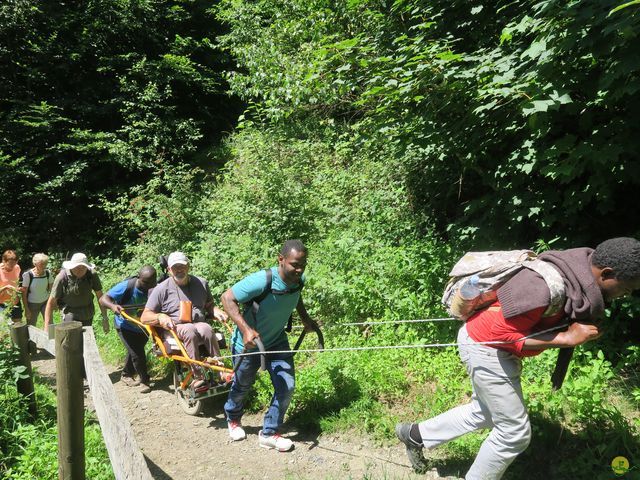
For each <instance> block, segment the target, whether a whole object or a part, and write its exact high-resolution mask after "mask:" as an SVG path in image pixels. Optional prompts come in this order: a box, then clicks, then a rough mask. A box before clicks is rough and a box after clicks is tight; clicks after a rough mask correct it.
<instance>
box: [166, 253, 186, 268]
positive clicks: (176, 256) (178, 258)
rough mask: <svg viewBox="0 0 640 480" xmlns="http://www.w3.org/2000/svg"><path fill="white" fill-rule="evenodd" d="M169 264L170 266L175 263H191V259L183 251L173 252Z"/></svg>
mask: <svg viewBox="0 0 640 480" xmlns="http://www.w3.org/2000/svg"><path fill="white" fill-rule="evenodd" d="M167 265H169V268H171V267H173V266H174V265H189V259H188V258H187V256H186V255H185V254H184V253H182V252H173V253H171V254H170V255H169V258H168V260H167Z"/></svg>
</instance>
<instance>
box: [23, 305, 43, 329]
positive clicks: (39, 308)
mask: <svg viewBox="0 0 640 480" xmlns="http://www.w3.org/2000/svg"><path fill="white" fill-rule="evenodd" d="M46 307H47V302H46V301H45V302H42V303H31V302H28V305H27V308H28V309H29V311H30V312H31V320H29V322H27V323H28V324H29V325H33V326H35V325H36V322H37V321H38V315H39V314H42V318H43V319H44V310H45V308H46Z"/></svg>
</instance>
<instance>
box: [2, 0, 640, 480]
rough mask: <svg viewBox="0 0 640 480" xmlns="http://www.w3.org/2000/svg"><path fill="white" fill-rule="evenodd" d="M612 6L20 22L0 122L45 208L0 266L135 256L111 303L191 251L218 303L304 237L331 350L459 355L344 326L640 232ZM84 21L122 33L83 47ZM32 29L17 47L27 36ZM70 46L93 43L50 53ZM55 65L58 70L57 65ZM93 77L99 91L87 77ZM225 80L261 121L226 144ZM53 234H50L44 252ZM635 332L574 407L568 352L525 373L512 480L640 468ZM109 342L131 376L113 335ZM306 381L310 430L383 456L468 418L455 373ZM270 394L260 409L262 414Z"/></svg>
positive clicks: (622, 38)
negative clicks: (45, 254) (516, 262)
mask: <svg viewBox="0 0 640 480" xmlns="http://www.w3.org/2000/svg"><path fill="white" fill-rule="evenodd" d="M31 3H32V2H27V1H23V2H12V4H14V5H13V7H15V6H16V5H31ZM618 4H619V2H615V1H610V0H605V1H600V0H583V1H570V2H558V1H544V2H535V3H533V4H532V3H531V2H522V1H515V2H494V3H492V4H490V5H481V4H479V3H477V2H475V3H471V4H470V3H469V2H459V1H456V2H442V1H439V0H436V1H429V2H427V1H425V0H396V1H393V2H391V1H385V0H341V1H327V0H278V1H275V0H255V1H251V2H249V1H243V0H223V1H222V2H221V3H220V4H219V5H218V4H216V6H215V7H213V9H211V10H206V9H207V8H209V7H210V6H211V4H210V3H207V2H200V1H186V0H184V1H174V2H163V1H159V2H127V1H125V2H113V1H112V2H109V1H106V0H105V1H102V2H88V3H87V4H86V6H87V9H88V10H87V11H85V10H83V9H79V10H78V11H75V10H74V11H73V13H71V12H70V11H67V10H66V9H57V10H56V11H55V12H53V14H52V15H45V14H44V13H43V12H44V9H45V7H44V6H42V5H45V6H49V8H51V5H52V4H51V5H50V4H49V3H48V2H45V3H44V4H42V3H41V2H40V3H38V5H40V7H38V8H36V9H35V10H33V9H28V8H26V7H25V8H24V9H23V10H21V9H20V8H13V9H9V8H6V9H5V8H4V7H0V38H2V42H0V48H4V46H5V44H6V45H7V48H5V49H4V50H0V58H2V62H8V63H9V64H11V65H14V67H15V68H17V67H18V66H19V67H20V68H18V69H17V70H16V71H17V72H18V73H16V75H18V74H19V75H21V76H20V77H19V78H20V81H17V80H14V78H13V77H11V76H10V75H9V74H7V78H6V79H4V80H5V81H4V83H3V84H2V86H1V87H0V92H2V97H1V98H0V101H2V102H3V104H6V105H8V106H9V107H10V108H9V109H8V110H7V109H3V113H2V114H0V130H1V131H2V135H0V142H1V143H0V152H1V156H0V162H2V163H1V165H2V166H3V168H4V167H7V168H5V171H6V172H9V173H5V174H4V175H3V177H2V178H3V179H6V180H5V184H6V185H13V187H12V188H14V189H18V190H20V188H19V187H17V186H16V185H19V182H20V181H23V179H25V178H26V179H29V178H31V179H36V178H39V179H40V180H41V181H43V182H44V183H43V184H42V187H40V188H39V190H38V196H37V197H35V198H36V199H38V202H43V203H34V204H33V205H32V204H29V203H28V202H26V201H25V197H22V196H21V195H22V193H20V194H19V195H17V194H14V193H11V194H9V195H5V196H4V198H3V200H2V202H4V203H2V205H3V206H2V208H3V212H2V213H3V215H2V218H3V220H5V219H6V220H5V224H7V225H11V226H12V230H6V231H5V230H3V234H2V235H4V236H3V237H2V238H1V239H0V243H7V244H8V243H10V242H13V243H14V244H15V245H18V246H22V250H23V251H25V252H28V251H30V250H31V249H34V248H36V246H37V248H43V249H44V248H49V249H50V250H62V251H63V252H64V251H66V250H70V249H73V248H79V247H80V246H86V247H87V250H88V251H91V252H93V253H96V252H98V253H99V252H104V251H106V250H108V249H110V248H112V247H113V248H114V249H119V248H122V251H123V255H122V258H119V259H113V258H99V259H98V264H99V265H100V266H101V267H102V268H103V271H104V270H106V271H107V272H106V273H107V274H106V275H104V276H103V280H104V283H105V289H106V288H107V287H109V286H110V285H112V284H113V283H115V282H116V281H117V280H119V279H121V278H123V277H124V276H126V275H130V274H131V273H132V272H133V271H134V270H136V269H137V268H139V267H140V266H141V265H142V264H143V263H152V264H155V263H156V257H157V255H158V254H166V253H167V252H169V251H172V250H176V249H180V250H183V251H186V252H187V253H188V254H189V255H190V256H191V257H192V258H193V270H194V272H195V273H197V274H198V275H202V276H204V277H206V278H208V279H209V280H210V282H211V285H212V287H213V290H214V293H215V295H216V296H217V295H219V294H220V293H222V292H223V291H224V290H225V289H226V288H228V287H229V286H230V285H232V284H233V283H234V282H235V281H237V280H239V279H240V278H242V277H243V276H244V275H246V274H248V273H251V272H252V271H255V270H256V269H258V268H264V267H266V266H268V265H271V264H273V263H275V257H276V254H277V249H278V247H279V245H280V244H281V243H282V241H283V240H284V239H286V238H292V237H298V238H302V239H303V240H304V241H305V242H306V243H307V245H308V246H309V248H310V259H309V267H308V270H307V275H308V278H309V280H308V284H307V286H306V287H305V292H304V298H305V302H306V304H307V306H308V308H309V310H310V312H311V313H312V314H313V316H315V317H316V318H317V319H319V320H320V321H321V322H322V323H323V325H324V328H325V335H326V338H327V346H374V345H402V344H420V343H422V344H424V343H432V342H448V341H451V339H452V338H454V335H453V332H454V330H455V328H456V327H457V325H456V324H455V323H445V322H442V323H429V324H421V325H410V326H394V327H374V328H367V329H362V330H361V329H357V328H353V329H347V328H346V327H344V326H343V325H342V324H344V323H346V322H352V321H365V320H369V319H371V320H397V319H410V318H428V317H437V316H439V315H441V314H442V313H443V312H442V311H441V310H440V308H439V306H438V299H439V294H440V292H441V291H442V286H443V283H444V280H445V276H446V273H447V271H448V269H449V268H450V266H451V265H452V264H453V262H454V261H455V260H456V258H457V257H458V256H459V255H460V253H461V252H462V251H464V250H465V249H470V248H474V249H481V248H489V249H499V248H515V247H518V248H524V247H533V248H537V249H545V248H549V247H554V248H555V247H560V248H563V247H569V246H577V245H589V246H594V245H595V244H597V243H598V242H599V241H600V240H603V239H604V238H608V237H612V236H616V235H625V236H636V237H637V236H638V235H639V233H640V225H639V224H638V216H637V214H636V213H635V210H634V209H633V208H632V207H631V208H630V207H629V206H628V204H631V203H632V199H633V198H634V193H633V192H634V191H635V190H637V188H638V186H639V185H638V184H639V182H640V180H639V179H640V175H639V173H640V172H639V171H638V168H640V167H639V166H638V165H639V164H638V161H637V152H638V151H639V150H640V149H639V148H638V147H640V132H639V131H638V129H639V128H640V127H638V122H637V121H636V117H637V116H638V113H640V103H639V100H638V98H639V97H638V92H639V91H640V75H639V72H640V50H639V49H638V48H637V36H638V33H639V32H640V28H639V27H640V9H639V8H638V6H637V5H634V2H630V3H629V5H628V6H626V7H625V8H622V9H620V10H617V11H612V10H614V9H615V7H617V6H618ZM98 6H99V7H100V8H98ZM89 7H94V8H95V10H91V9H90V8H89ZM141 12H144V13H141ZM610 12H611V13H610ZM214 15H215V16H216V17H215V18H217V20H214ZM105 19H109V21H108V22H107V21H106V20H105ZM27 20H28V21H27ZM72 20H73V21H75V22H77V23H75V24H82V25H91V26H96V25H101V26H102V27H104V26H105V25H108V27H109V28H106V29H102V28H94V29H92V28H89V27H87V29H86V30H73V31H71V30H72V29H71V27H70V25H72V23H69V22H71V21H72ZM11 22H13V23H11ZM29 22H32V23H29ZM33 22H35V23H33ZM217 22H221V24H220V25H219V24H217ZM75 24H73V25H75ZM28 25H29V26H30V28H28V29H27V26H28ZM36 27H37V28H36ZM12 29H13V30H12ZM27 31H28V32H29V33H28V34H29V35H31V36H32V37H33V38H32V39H31V40H30V41H29V42H22V43H21V42H19V41H18V40H17V39H18V38H21V37H20V35H19V34H17V33H15V32H22V33H21V34H22V35H25V32H27ZM80 31H82V32H83V33H82V35H83V37H82V38H81V39H79V40H78V38H77V37H76V36H77V35H80ZM52 32H55V34H54V33H52ZM164 32H171V33H170V34H165V33H164ZM61 33H64V34H65V35H63V36H62V37H61V38H65V39H66V38H69V39H74V40H73V41H71V40H69V41H68V42H67V41H66V40H65V41H63V42H56V41H54V38H57V36H60V35H61ZM12 35H14V36H12ZM15 35H17V36H15ZM215 35H222V36H219V37H218V38H214V36H215ZM96 36H97V37H96ZM165 36H166V37H167V40H166V41H165V40H164V37H165ZM94 37H96V38H99V39H101V40H100V41H95V42H94V43H95V45H96V47H99V48H98V49H97V50H96V49H95V48H89V47H88V45H93V44H92V43H91V42H90V41H89V40H88V39H92V38H94ZM9 40H11V41H12V42H13V43H11V42H10V41H9ZM45 40H46V41H45ZM85 40H86V41H85ZM116 40H117V41H116ZM217 42H220V44H221V45H222V47H223V48H224V49H225V50H224V52H225V53H224V54H223V53H221V51H220V50H219V49H218V47H217V46H216V45H217ZM18 43H20V45H18ZM77 45H80V46H84V49H81V50H79V51H77V50H76V48H77V47H76V46H77ZM45 47H46V48H45ZM20 49H23V50H24V49H27V50H28V51H26V52H25V56H24V59H22V60H21V62H20V63H19V65H18V63H16V62H17V60H15V59H17V58H18V56H17V54H16V55H14V54H15V53H16V52H19V51H21V50H20ZM29 49H31V50H29ZM32 50H33V51H32ZM56 52H57V53H56ZM95 52H98V54H95ZM27 53H28V55H27ZM54 54H56V55H58V56H57V57H55V58H56V59H57V60H56V61H57V62H58V64H56V66H55V67H56V68H54V66H52V65H51V63H46V62H44V60H45V59H53V58H54ZM94 54H95V55H94ZM227 54H228V55H230V56H232V57H233V58H234V60H235V62H234V63H233V65H234V66H233V67H232V62H230V61H228V59H227V58H226V56H225V55H227ZM11 62H14V63H11ZM43 62H44V63H43ZM51 62H53V60H51ZM74 62H76V63H74ZM92 62H93V63H92ZM76 64H77V65H79V66H81V67H82V68H81V69H80V70H79V71H80V73H82V72H84V73H82V75H80V74H78V75H77V76H74V77H72V78H69V75H68V74H67V73H68V72H69V71H70V68H71V67H72V66H73V65H76ZM235 65H237V66H235ZM56 72H57V73H56ZM0 75H5V74H4V73H0ZM97 77H99V78H97ZM16 78H18V77H16ZM80 79H84V80H82V81H80ZM71 80H74V81H71ZM75 80H78V81H77V82H75ZM107 80H108V81H107ZM105 82H106V83H105ZM225 82H228V85H229V86H230V89H231V93H230V95H235V96H236V97H238V98H240V99H241V100H242V101H243V102H245V103H246V105H248V108H247V109H246V111H245V112H244V115H243V116H241V117H240V124H239V128H238V129H237V130H236V131H234V132H233V133H232V134H231V135H229V136H228V137H225V136H224V135H223V131H224V129H226V128H227V125H229V124H232V123H233V122H234V112H237V110H234V105H236V103H235V102H234V101H233V100H230V99H229V98H231V97H225V96H223V95H222V93H223V91H224V89H225V88H227V87H224V86H223V85H225ZM74 85H75V87H74ZM96 85H98V86H96ZM54 87H55V88H54ZM80 87H82V88H80ZM9 88H13V89H17V90H15V91H12V93H11V94H10V93H9ZM56 91H57V92H58V96H57V97H54V96H53V93H52V92H56ZM63 94H64V95H63ZM234 98H235V97H234ZM61 99H62V100H64V101H62V100H61ZM205 99H206V101H205ZM43 102H46V103H43ZM5 111H6V112H7V113H4V112H5ZM33 139H35V140H33ZM220 139H222V141H220ZM52 165H54V166H55V168H53V167H52ZM58 165H60V167H58ZM58 170H61V171H58ZM7 175H8V176H7ZM105 179H106V180H105ZM70 185H74V187H73V188H69V186H70ZM16 195H17V196H16ZM70 198H76V199H78V200H79V201H78V202H74V205H73V206H72V208H71V210H69V208H70V207H69V205H68V204H69V201H70ZM29 205H31V206H29ZM88 205H89V206H88ZM36 207H37V208H36ZM5 208H6V209H7V211H6V212H5V211H4V209H5ZM76 210H77V211H76ZM36 211H37V212H39V213H42V214H43V215H35V214H34V212H36ZM67 213H69V215H67ZM45 214H46V215H45ZM106 218H108V219H109V220H108V222H107V221H106ZM66 222H71V223H72V224H73V225H75V226H76V228H79V230H73V231H72V230H70V229H69V226H68V224H67V223H66ZM27 223H28V224H29V226H28V227H27V225H26V224H27ZM34 225H37V228H44V229H45V230H46V231H47V234H46V237H42V238H44V239H45V240H43V241H42V242H40V243H38V242H32V238H34V235H33V230H31V229H32V228H35V227H34ZM78 225H81V226H80V227H78ZM69 232H71V233H69ZM38 238H41V237H38ZM133 239H135V240H133ZM39 241H40V240H39ZM40 246H41V247H40ZM639 313H640V306H639V305H638V304H637V302H635V301H625V302H619V303H617V304H615V305H613V306H612V308H611V310H610V311H609V312H608V314H609V318H608V319H607V321H606V325H607V327H608V328H607V329H606V332H605V336H604V337H603V338H602V339H601V340H600V341H598V342H597V343H594V344H593V345H588V346H585V347H584V348H580V349H579V350H578V351H577V354H576V358H575V360H574V362H573V366H572V371H571V373H570V376H569V378H568V380H567V382H566V384H565V386H564V387H563V389H562V390H561V391H560V392H555V393H552V392H550V385H549V373H550V371H551V369H552V365H553V363H554V359H555V354H554V352H546V353H545V354H543V355H541V356H540V357H537V358H535V359H528V360H526V362H525V369H524V377H523V384H524V389H525V395H526V396H527V401H528V404H529V407H530V411H531V415H532V419H533V424H534V440H533V444H532V446H531V447H530V448H529V449H528V450H527V452H525V454H523V455H522V456H521V457H520V458H519V459H518V460H517V461H516V463H515V464H514V465H513V466H512V467H511V469H510V470H509V471H508V473H507V476H506V477H505V478H529V479H535V478H544V479H547V478H583V477H584V473H585V472H590V474H592V475H591V476H590V478H602V479H606V478H611V470H610V468H609V464H610V461H611V459H612V457H613V456H615V455H619V454H622V455H625V456H627V457H628V458H629V459H630V460H631V463H632V465H638V464H640V445H639V442H638V432H637V428H638V425H639V423H638V415H637V412H638V407H639V402H640V379H639V378H638V376H637V373H636V372H637V368H638V366H640V350H638V347H637V346H633V345H632V343H633V342H632V340H633V338H636V339H637V338H640V336H639V335H638V331H637V330H636V331H635V332H634V331H633V328H634V327H633V324H631V322H629V320H630V319H631V318H634V317H636V316H637V315H638V314H639ZM636 328H637V327H636ZM634 335H635V337H634ZM97 336H98V339H99V341H100V342H101V343H102V344H107V345H109V348H108V349H107V350H109V351H110V352H111V355H114V352H122V348H121V347H120V346H119V342H118V341H117V339H116V337H115V336H114V335H113V334H112V335H111V336H108V337H105V336H103V335H102V334H101V333H100V332H97ZM307 344H308V345H309V346H312V344H311V343H310V342H309V343H307ZM298 366H299V367H300V368H299V373H298V388H297V391H296V395H295V398H294V402H293V404H292V408H291V412H290V413H291V417H290V418H291V420H292V421H294V422H297V423H298V424H299V425H303V426H305V427H306V428H314V429H319V430H322V431H340V430H349V431H355V430H360V432H361V433H363V434H367V435H371V436H373V437H374V438H376V439H379V440H381V441H384V440H388V439H390V438H392V437H393V434H392V427H393V425H394V423H395V422H396V421H398V420H400V419H402V420H414V419H417V418H426V417H428V416H430V415H433V414H436V413H439V412H442V411H443V410H445V409H447V408H449V407H451V406H454V405H456V404H459V403H461V402H463V401H464V400H465V399H466V398H467V396H468V395H469V386H468V381H467V379H466V377H465V375H464V372H463V369H462V367H461V365H460V363H459V360H458V359H457V355H456V353H455V351H454V350H452V349H444V350H432V349H422V350H415V349H414V350H409V349H407V350H401V349H396V350H385V351H381V352H366V353H340V354H337V353H336V354H330V353H327V354H321V355H312V356H304V355H301V356H299V357H298ZM157 370H158V369H157ZM159 370H161V368H160V369H159ZM268 390H269V387H268V381H265V382H262V383H261V384H260V385H259V386H258V389H257V394H256V396H255V398H254V399H253V403H252V406H253V408H255V409H260V408H262V407H263V406H264V404H265V402H267V401H268V398H269V391H268ZM483 438H484V434H483V433H479V434H477V435H471V436H467V437H465V438H462V439H460V440H458V441H456V442H453V443H452V444H450V445H448V446H447V447H446V448H444V449H442V450H441V451H440V453H434V455H435V457H436V461H437V462H438V465H440V466H442V467H446V468H447V469H449V470H450V471H451V472H452V473H453V474H457V475H461V474H462V473H463V472H464V470H465V468H467V467H468V465H469V463H470V461H471V460H472V458H473V456H474V455H475V453H476V451H477V447H478V445H479V443H480V442H481V441H482V439H483Z"/></svg>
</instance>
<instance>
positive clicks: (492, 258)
mask: <svg viewBox="0 0 640 480" xmlns="http://www.w3.org/2000/svg"><path fill="white" fill-rule="evenodd" d="M523 268H528V269H530V270H533V271H535V272H537V273H538V274H539V275H540V276H541V277H542V278H543V279H544V281H545V282H546V284H547V286H548V287H549V293H550V297H551V301H550V302H549V306H548V307H547V309H546V310H545V311H544V313H543V316H545V317H549V316H551V315H555V314H556V313H558V312H560V311H561V310H562V308H563V306H564V303H565V289H564V281H563V279H562V276H561V275H560V273H559V272H558V271H557V270H556V269H555V268H553V267H552V266H551V265H549V264H548V263H546V262H544V261H542V260H539V259H538V256H537V255H536V254H535V253H534V252H532V251H531V250H511V251H494V252H468V253H466V254H465V255H464V256H463V257H462V258H461V259H460V260H459V261H458V263H456V264H455V265H454V267H453V269H452V270H451V273H449V282H448V283H447V286H446V287H445V290H444V294H443V296H442V303H443V305H444V306H445V307H446V308H447V311H448V312H449V313H450V314H451V315H453V316H455V317H456V318H459V319H460V320H466V319H467V318H469V317H470V316H471V314H473V313H474V312H477V311H478V310H482V309H483V308H485V307H487V306H489V305H490V304H492V303H493V302H495V301H496V299H497V297H498V289H499V288H500V287H501V286H502V285H504V284H505V282H506V281H507V280H509V279H510V278H511V277H513V276H514V275H515V274H516V273H518V272H519V271H520V270H522V269H523ZM474 275H476V276H477V286H478V287H479V290H480V292H481V293H480V295H478V297H477V298H475V299H473V300H472V308H470V309H468V313H467V314H466V315H455V314H454V312H452V311H451V307H452V304H454V302H455V300H456V296H458V297H459V290H460V288H462V286H463V285H464V284H465V283H466V282H467V281H468V280H469V279H470V278H471V277H473V276H474ZM454 310H455V309H454ZM455 313H458V312H455ZM465 313H466V312H465ZM572 355H573V348H561V349H560V351H559V352H558V358H557V360H556V366H555V369H554V371H553V374H552V375H551V384H552V385H553V389H554V390H558V389H559V388H560V387H561V386H562V382H563V381H564V377H565V375H566V373H567V369H568V367H569V362H571V356H572Z"/></svg>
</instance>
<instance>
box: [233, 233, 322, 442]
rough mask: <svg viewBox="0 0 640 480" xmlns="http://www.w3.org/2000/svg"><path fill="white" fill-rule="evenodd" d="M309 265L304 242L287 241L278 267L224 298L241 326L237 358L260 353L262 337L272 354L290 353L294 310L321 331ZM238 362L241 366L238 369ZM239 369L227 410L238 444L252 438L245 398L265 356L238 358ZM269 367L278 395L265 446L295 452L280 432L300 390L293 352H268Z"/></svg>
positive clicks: (270, 414) (238, 327)
mask: <svg viewBox="0 0 640 480" xmlns="http://www.w3.org/2000/svg"><path fill="white" fill-rule="evenodd" d="M306 266H307V248H306V247H305V246H304V244H303V243H302V242H301V241H300V240H287V241H286V242H285V243H284V245H283V246H282V249H281V250H280V255H278V266H277V267H272V268H270V269H268V270H260V271H259V272H256V273H253V274H251V275H249V276H248V277H245V278H244V279H243V280H240V281H239V282H238V283H236V284H235V285H234V286H233V287H231V288H230V289H229V290H227V291H226V292H225V293H224V294H223V295H222V305H223V307H224V309H225V310H226V312H227V313H228V314H229V316H230V317H231V319H232V320H233V322H234V323H235V324H236V329H235V331H234V333H233V337H232V339H231V352H232V353H233V354H234V355H236V354H239V353H241V352H243V349H244V351H255V349H256V344H255V340H256V339H258V338H259V339H260V340H261V341H262V343H263V345H264V348H265V350H266V351H267V352H268V351H269V350H271V351H274V352H276V351H284V350H289V342H288V340H287V335H286V333H285V328H286V327H287V324H288V323H289V319H290V317H291V314H292V312H293V310H294V309H295V310H297V312H298V314H299V315H300V319H301V320H302V323H303V324H304V326H305V327H306V328H307V329H317V324H316V323H315V322H314V321H313V320H312V319H311V318H310V317H309V314H308V313H307V310H306V309H305V306H304V303H303V301H302V297H301V290H302V287H303V286H304V275H303V273H304V270H305V268H306ZM240 304H243V305H244V312H243V313H240V306H239V305H240ZM238 362H240V366H237V364H238ZM234 366H237V370H236V373H235V376H234V379H233V384H232V385H231V391H230V392H229V398H228V399H227V402H226V403H225V405H224V410H225V413H226V416H227V425H228V428H229V436H230V437H231V439H232V440H233V441H238V440H243V439H245V438H246V437H247V435H246V433H245V431H244V429H243V428H242V426H241V424H240V420H241V418H242V414H243V406H244V399H245V397H246V395H247V393H249V390H250V389H251V387H252V385H253V384H254V382H255V380H256V374H257V372H258V368H259V367H260V358H259V356H257V355H252V356H247V357H244V358H242V357H240V358H238V357H235V358H234ZM266 368H267V370H268V371H269V375H270V377H271V383H272V384H273V388H274V394H273V397H272V399H271V404H270V405H269V410H268V411H267V413H266V415H265V417H264V424H263V428H262V430H261V431H260V432H259V435H258V437H259V445H260V446H261V447H263V448H267V449H276V450H278V451H281V452H286V451H289V450H291V448H293V442H292V441H291V440H289V439H288V438H284V437H281V436H280V434H279V430H280V426H281V425H282V422H283V420H284V415H285V413H286V411H287V408H288V407H289V403H290V402H291V397H292V396H293V390H294V387H295V373H294V364H293V353H290V352H286V353H274V354H267V358H266Z"/></svg>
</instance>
